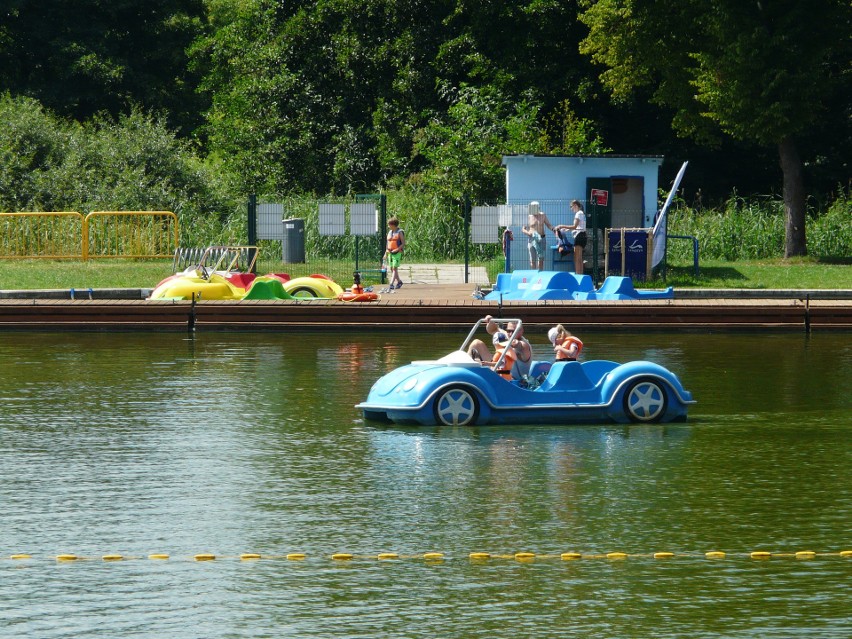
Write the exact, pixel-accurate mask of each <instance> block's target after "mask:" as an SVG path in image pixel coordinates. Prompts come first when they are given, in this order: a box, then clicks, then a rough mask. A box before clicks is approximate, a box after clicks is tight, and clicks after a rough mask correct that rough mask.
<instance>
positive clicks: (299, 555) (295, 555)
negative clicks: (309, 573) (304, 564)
mask: <svg viewBox="0 0 852 639" xmlns="http://www.w3.org/2000/svg"><path fill="white" fill-rule="evenodd" d="M304 558H305V553H303V552H291V553H290V554H288V555H287V559H289V560H290V561H302V560H303V559H304Z"/></svg>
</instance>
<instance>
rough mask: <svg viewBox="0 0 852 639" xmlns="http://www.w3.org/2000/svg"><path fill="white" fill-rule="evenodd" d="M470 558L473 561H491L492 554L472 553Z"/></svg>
mask: <svg viewBox="0 0 852 639" xmlns="http://www.w3.org/2000/svg"><path fill="white" fill-rule="evenodd" d="M469 557H470V558H471V559H478V560H483V559H491V553H487V552H472V553H470V555H469Z"/></svg>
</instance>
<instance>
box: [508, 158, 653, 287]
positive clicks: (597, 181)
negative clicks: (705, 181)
mask: <svg viewBox="0 0 852 639" xmlns="http://www.w3.org/2000/svg"><path fill="white" fill-rule="evenodd" d="M662 163H663V157H662V156H656V155H654V156H651V155H601V156H553V155H547V156H544V155H506V156H503V166H505V167H506V207H505V209H503V210H502V211H501V215H500V218H501V219H500V222H501V225H502V226H505V227H507V228H508V229H509V230H511V231H512V235H513V237H514V241H513V246H512V249H511V252H510V268H511V270H515V269H524V268H529V256H528V253H527V250H526V241H524V240H525V237H526V236H524V235H523V234H522V233H521V227H522V226H523V225H524V224H526V212H527V207H528V206H529V203H530V202H533V201H536V202H538V203H539V205H540V207H541V210H542V211H543V212H544V213H545V214H547V217H548V219H550V221H551V222H552V223H553V224H571V223H572V222H573V217H574V216H573V213H572V211H571V207H570V203H571V200H579V201H580V202H581V203H582V205H583V210H584V211H585V212H586V223H587V226H588V229H589V233H588V235H589V245H588V246H587V248H586V251H585V256H588V257H587V259H588V260H589V261H590V262H591V260H592V259H593V257H594V255H595V254H597V255H598V258H599V262H600V263H602V260H603V257H604V254H605V252H606V250H607V248H606V246H605V242H604V236H603V232H604V230H605V229H618V228H630V229H637V228H651V227H653V226H654V221H655V216H656V214H657V210H658V208H657V189H658V178H659V169H660V166H661V165H662ZM593 230H596V232H593ZM595 241H597V246H593V244H594V242H595ZM555 244H556V238H555V237H551V236H550V234H549V235H548V237H547V238H546V246H548V247H554V246H555ZM544 269H545V270H566V269H567V270H571V269H573V267H572V266H571V264H570V259H569V260H561V259H560V258H559V256H558V254H557V253H556V251H555V250H546V251H545V264H544Z"/></svg>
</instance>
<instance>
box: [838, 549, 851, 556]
mask: <svg viewBox="0 0 852 639" xmlns="http://www.w3.org/2000/svg"><path fill="white" fill-rule="evenodd" d="M840 556H841V557H852V550H841V551H840Z"/></svg>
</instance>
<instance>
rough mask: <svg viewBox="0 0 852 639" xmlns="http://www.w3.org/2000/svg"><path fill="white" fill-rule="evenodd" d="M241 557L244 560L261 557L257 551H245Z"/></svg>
mask: <svg viewBox="0 0 852 639" xmlns="http://www.w3.org/2000/svg"><path fill="white" fill-rule="evenodd" d="M240 559H242V560H243V561H248V560H249V559H260V555H259V554H257V553H256V552H244V553H243V554H242V555H240Z"/></svg>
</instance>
